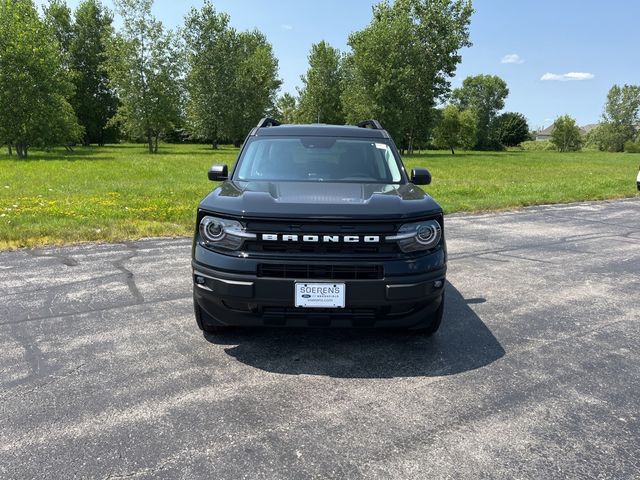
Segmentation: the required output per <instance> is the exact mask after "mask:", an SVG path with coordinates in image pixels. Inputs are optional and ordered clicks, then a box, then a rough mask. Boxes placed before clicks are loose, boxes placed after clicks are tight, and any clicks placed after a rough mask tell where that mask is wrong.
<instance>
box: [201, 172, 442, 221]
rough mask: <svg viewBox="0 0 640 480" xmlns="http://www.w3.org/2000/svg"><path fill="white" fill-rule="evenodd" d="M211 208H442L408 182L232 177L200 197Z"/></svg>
mask: <svg viewBox="0 0 640 480" xmlns="http://www.w3.org/2000/svg"><path fill="white" fill-rule="evenodd" d="M200 208H201V209H203V210H207V211H209V212H216V213H221V214H227V215H233V216H237V217H247V218H255V217H269V218H324V219H328V218H335V219H341V218H351V219H353V218H354V217H356V218H369V219H372V218H376V219H381V218H385V219H397V218H410V217H421V216H426V215H430V214H437V213H441V212H442V209H441V208H440V206H439V205H438V204H437V203H436V202H435V200H433V198H431V197H430V196H429V195H427V194H426V193H424V192H423V191H422V190H421V189H420V188H418V187H416V186H415V185H413V184H411V183H409V184H404V185H397V184H369V183H330V182H278V183H273V182H234V181H231V180H227V181H226V182H224V183H222V184H221V185H219V186H218V187H217V188H216V189H215V190H213V191H212V192H211V193H210V194H209V195H207V197H206V198H205V199H204V200H203V201H202V202H201V203H200Z"/></svg>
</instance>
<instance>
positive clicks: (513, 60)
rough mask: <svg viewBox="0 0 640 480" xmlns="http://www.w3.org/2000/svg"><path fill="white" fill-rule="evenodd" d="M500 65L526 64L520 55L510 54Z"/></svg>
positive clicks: (503, 58)
mask: <svg viewBox="0 0 640 480" xmlns="http://www.w3.org/2000/svg"><path fill="white" fill-rule="evenodd" d="M500 63H524V60H523V59H521V58H520V55H518V54H517V53H510V54H509V55H505V56H504V57H502V60H500Z"/></svg>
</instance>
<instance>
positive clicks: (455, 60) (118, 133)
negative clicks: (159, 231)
mask: <svg viewBox="0 0 640 480" xmlns="http://www.w3.org/2000/svg"><path fill="white" fill-rule="evenodd" d="M114 4H115V13H116V14H118V15H119V16H120V17H121V19H122V22H121V25H122V26H121V27H120V28H119V29H118V30H116V29H115V28H114V26H113V19H114V12H111V11H109V10H108V9H107V8H105V7H104V6H103V5H102V4H101V3H100V0H82V1H81V2H80V4H79V5H78V7H77V8H76V9H75V11H73V12H72V11H71V10H70V8H69V7H68V6H67V5H66V3H65V2H64V0H49V2H48V4H47V5H46V6H45V7H44V8H43V9H42V12H41V13H40V12H38V10H37V8H36V6H35V5H34V3H33V1H32V0H0V72H1V73H0V144H5V145H8V147H9V151H10V153H11V151H12V150H15V152H16V153H17V155H18V156H20V157H26V156H27V152H28V149H29V148H30V147H45V148H46V147H51V146H56V145H65V146H67V147H68V148H72V146H73V145H75V144H77V143H82V144H85V145H89V144H98V145H104V144H105V143H110V142H114V141H117V140H118V139H119V138H126V139H129V140H133V141H144V142H145V143H146V144H147V145H148V149H149V151H150V152H152V153H153V152H157V150H158V142H159V140H160V139H161V138H164V139H167V140H180V141H187V140H188V141H199V142H209V143H210V144H211V145H212V146H213V147H214V148H215V147H216V146H217V145H218V144H219V143H221V142H231V143H234V144H235V145H239V144H240V143H241V142H242V140H243V138H244V136H245V135H246V133H247V132H248V131H249V130H250V129H251V128H252V127H254V126H255V125H256V123H257V121H258V120H259V119H260V118H261V117H263V116H272V117H275V118H278V119H279V120H280V121H282V122H284V123H293V122H295V123H315V122H318V123H337V124H343V123H349V124H354V123H357V122H359V121H361V120H363V119H367V118H376V119H378V120H379V121H380V122H381V123H382V124H383V125H384V126H385V128H387V130H389V132H390V133H391V135H392V136H393V137H394V139H395V140H396V142H397V143H398V146H399V147H400V148H401V149H402V150H406V151H412V150H413V149H414V148H426V147H430V146H433V147H437V148H447V149H450V150H451V151H452V153H453V152H455V149H458V148H464V149H472V148H473V149H502V148H504V147H508V146H514V145H518V144H520V143H521V142H523V141H524V140H527V139H529V138H530V133H529V127H528V125H527V121H526V119H525V117H524V116H523V115H522V114H519V113H516V112H505V113H502V110H503V109H504V104H505V99H506V98H507V96H508V94H509V89H508V86H507V84H506V83H505V82H504V80H502V79H501V78H499V77H497V76H494V75H476V76H472V77H468V78H466V79H465V80H464V81H463V83H462V85H461V86H460V87H459V88H455V89H452V88H451V79H452V77H453V76H454V74H455V71H456V68H457V65H458V64H459V63H460V61H461V56H460V50H461V49H462V48H463V47H468V46H471V41H470V39H469V25H470V19H471V15H472V13H473V8H472V5H471V0H437V1H433V0H431V1H427V0H395V1H394V2H393V3H391V2H389V1H387V0H382V1H381V2H380V3H379V4H377V5H375V6H374V7H373V11H372V18H371V21H370V23H369V24H368V25H367V26H365V27H364V28H363V29H362V30H359V31H356V32H353V33H352V34H350V35H349V37H348V42H347V43H348V45H349V51H348V52H340V51H339V50H338V49H336V48H334V47H332V46H331V45H329V44H328V43H327V42H325V41H321V42H319V43H316V44H314V45H313V46H312V47H311V51H310V53H309V57H308V60H309V68H308V70H307V72H306V73H305V74H304V75H303V76H302V77H301V87H300V88H299V89H298V90H297V92H296V94H295V95H292V94H290V93H284V94H282V95H280V96H278V91H279V89H280V87H281V84H282V82H281V80H280V78H279V77H278V60H277V58H276V57H275V55H274V52H273V48H272V46H271V44H270V43H269V41H268V40H267V38H266V37H265V35H264V34H263V33H262V32H260V31H258V30H253V31H238V30H236V29H235V28H234V27H232V26H231V19H230V18H229V15H227V14H226V13H224V12H219V11H217V10H216V9H215V7H214V5H213V4H212V3H211V2H210V1H209V0H205V2H204V4H203V6H202V7H200V8H192V9H191V10H190V11H189V12H188V13H187V15H186V17H185V19H184V24H183V26H182V27H181V28H179V29H177V30H170V29H167V28H165V27H164V26H163V25H162V23H161V22H159V21H158V20H157V19H156V18H154V16H153V14H152V11H151V9H152V5H153V0H114ZM616 88H619V90H617V91H615V92H613V89H612V92H613V93H610V96H611V97H612V98H611V99H610V101H608V104H609V103H610V104H611V108H610V109H605V117H606V121H603V124H602V128H601V129H598V132H597V134H598V135H597V136H596V135H594V140H593V141H594V142H595V141H597V142H600V143H599V145H602V148H603V149H619V148H624V144H625V142H629V141H630V140H634V139H635V137H633V135H632V133H633V134H634V135H635V132H636V130H635V125H637V116H638V106H635V109H634V108H630V107H628V105H629V98H636V99H637V98H638V91H637V88H638V87H629V86H624V87H616ZM638 103H639V102H636V103H633V102H631V105H632V107H633V105H637V104H638ZM607 108H608V107H607ZM630 119H633V120H632V121H631V123H632V124H633V128H630V126H629V125H630V123H629V122H630ZM559 131H562V130H561V129H559ZM596 139H597V140H596ZM566 145H569V146H568V147H567V148H573V143H571V141H569V140H567V142H566ZM621 145H622V147H621Z"/></svg>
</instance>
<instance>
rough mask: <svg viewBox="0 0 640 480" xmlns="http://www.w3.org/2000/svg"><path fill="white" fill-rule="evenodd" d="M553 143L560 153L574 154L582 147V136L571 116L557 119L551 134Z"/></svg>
mask: <svg viewBox="0 0 640 480" xmlns="http://www.w3.org/2000/svg"><path fill="white" fill-rule="evenodd" d="M551 143H552V144H553V145H555V147H556V148H557V149H558V150H559V151H560V152H573V151H576V150H580V148H581V147H582V134H581V133H580V128H579V127H578V125H577V124H576V121H575V120H574V119H573V118H571V117H570V116H569V115H563V116H561V117H558V118H556V121H555V122H553V132H551Z"/></svg>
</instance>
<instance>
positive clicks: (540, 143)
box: [520, 140, 556, 152]
mask: <svg viewBox="0 0 640 480" xmlns="http://www.w3.org/2000/svg"><path fill="white" fill-rule="evenodd" d="M520 147H522V149H523V150H525V151H528V152H543V151H554V150H556V147H555V145H554V144H553V143H551V142H550V141H549V140H528V141H526V142H522V143H521V144H520Z"/></svg>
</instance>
